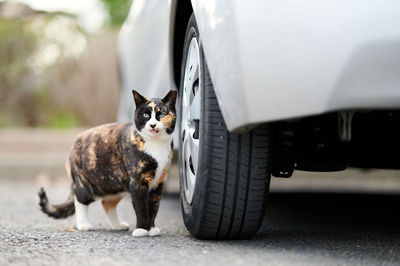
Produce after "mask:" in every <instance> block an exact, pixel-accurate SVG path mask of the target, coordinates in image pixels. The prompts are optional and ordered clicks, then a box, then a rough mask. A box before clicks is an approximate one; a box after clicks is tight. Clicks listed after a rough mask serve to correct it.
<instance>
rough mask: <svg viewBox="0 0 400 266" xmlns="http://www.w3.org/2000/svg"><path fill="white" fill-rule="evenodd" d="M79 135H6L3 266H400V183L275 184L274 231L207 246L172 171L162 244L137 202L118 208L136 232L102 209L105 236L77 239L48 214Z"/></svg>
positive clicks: (93, 211)
mask: <svg viewBox="0 0 400 266" xmlns="http://www.w3.org/2000/svg"><path fill="white" fill-rule="evenodd" d="M77 131H78V130H71V131H67V132H57V131H43V130H3V131H0V265H399V264H400V218H399V217H397V216H398V215H397V214H398V213H399V208H400V207H399V206H400V174H399V172H398V171H368V172H366V171H359V170H354V169H351V170H348V171H345V172H342V173H329V174H327V173H324V174H321V173H312V174H308V173H303V172H298V173H296V174H295V176H294V177H293V178H291V179H273V180H272V184H271V191H272V192H271V194H270V197H269V200H268V205H267V209H266V216H265V219H264V223H263V225H262V227H261V229H260V231H259V233H258V235H257V236H255V237H254V238H253V239H251V240H244V241H202V240H196V239H194V238H193V237H191V236H190V234H189V233H188V232H187V231H186V229H185V227H184V225H183V222H182V215H181V212H180V204H179V197H178V193H177V191H178V190H177V189H178V185H177V183H178V182H177V174H176V172H177V169H176V166H175V167H174V169H172V172H171V176H170V180H169V184H168V186H167V191H166V193H164V196H163V199H162V201H161V207H160V211H159V215H158V217H157V219H156V224H157V226H158V227H159V228H160V229H161V231H162V236H160V237H153V238H150V237H146V238H134V237H132V236H131V231H132V229H133V228H134V225H135V215H134V212H133V208H132V206H131V203H130V200H129V198H125V199H124V200H123V201H122V202H121V203H120V205H119V206H118V211H119V213H120V216H121V218H122V219H123V220H125V221H127V222H128V223H129V224H130V225H131V228H130V231H129V232H127V231H122V232H121V231H111V230H109V229H108V228H109V227H108V224H107V222H106V216H105V214H104V213H103V211H102V208H101V206H100V203H99V202H96V203H94V204H92V205H91V206H90V208H89V219H90V221H91V222H92V223H93V224H94V226H95V230H93V231H90V232H78V231H75V230H74V229H73V226H74V224H75V222H74V217H70V218H68V219H65V220H53V219H50V218H48V217H47V216H45V215H44V214H42V213H41V212H40V211H39V208H38V205H37V202H38V199H37V190H38V189H39V188H40V187H41V186H44V187H45V188H46V190H47V193H48V196H49V199H50V201H52V202H54V203H59V202H62V201H64V200H65V199H66V197H67V196H68V193H69V181H68V179H67V177H66V176H65V173H64V170H63V164H64V158H65V157H66V154H67V153H68V149H69V146H70V144H71V142H72V139H73V137H74V136H75V134H76V132H77Z"/></svg>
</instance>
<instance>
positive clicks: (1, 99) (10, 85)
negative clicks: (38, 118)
mask: <svg viewBox="0 0 400 266" xmlns="http://www.w3.org/2000/svg"><path fill="white" fill-rule="evenodd" d="M0 39H1V41H0V62H1V63H0V113H1V115H0V125H1V126H7V125H17V126H18V125H20V124H21V123H22V124H34V123H35V121H32V119H31V112H30V111H28V110H26V109H27V108H26V106H22V108H20V106H21V105H25V104H28V105H33V102H34V100H33V98H35V95H34V92H33V91H32V90H29V89H28V87H29V86H28V84H30V81H31V76H30V68H29V66H28V64H27V60H28V58H29V57H30V55H31V54H32V53H33V52H34V51H35V50H36V48H37V39H38V36H37V35H35V34H34V33H32V32H31V31H30V30H29V29H28V27H27V23H26V21H24V20H12V19H9V20H7V19H0ZM32 107H33V108H35V106H32ZM10 113H12V114H13V115H12V117H14V118H13V119H10V115H9V114H10Z"/></svg>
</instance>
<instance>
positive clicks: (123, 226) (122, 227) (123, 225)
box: [113, 222, 129, 231]
mask: <svg viewBox="0 0 400 266" xmlns="http://www.w3.org/2000/svg"><path fill="white" fill-rule="evenodd" d="M113 229H114V230H123V231H126V230H129V224H128V223H127V222H119V225H118V226H114V227H113Z"/></svg>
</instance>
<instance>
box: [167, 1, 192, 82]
mask: <svg viewBox="0 0 400 266" xmlns="http://www.w3.org/2000/svg"><path fill="white" fill-rule="evenodd" d="M174 4H175V6H174V8H173V9H172V12H173V14H172V16H171V19H172V21H171V22H172V23H171V25H172V28H171V32H170V33H171V46H170V47H171V49H170V56H171V70H172V71H171V72H172V73H171V77H172V81H173V83H174V84H173V85H175V88H179V81H180V75H181V61H182V53H183V45H184V41H185V33H186V27H187V23H188V21H189V19H190V16H191V14H192V13H193V7H192V4H191V1H190V0H176V1H175V2H174Z"/></svg>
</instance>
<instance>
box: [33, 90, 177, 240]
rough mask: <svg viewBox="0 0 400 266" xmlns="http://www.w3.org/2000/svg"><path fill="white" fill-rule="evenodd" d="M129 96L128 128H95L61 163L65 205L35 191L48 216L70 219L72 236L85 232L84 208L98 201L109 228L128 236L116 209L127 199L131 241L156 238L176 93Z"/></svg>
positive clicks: (82, 136) (119, 125)
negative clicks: (67, 190)
mask: <svg viewBox="0 0 400 266" xmlns="http://www.w3.org/2000/svg"><path fill="white" fill-rule="evenodd" d="M132 92H133V97H134V101H135V104H136V110H135V113H134V123H128V124H123V123H112V124H105V125H101V126H98V127H95V128H92V129H89V130H87V131H84V132H82V133H81V134H79V135H78V137H77V139H76V140H75V142H74V145H73V148H72V150H71V153H70V155H69V158H68V160H67V163H66V168H67V172H68V175H69V176H70V177H71V179H72V184H71V194H70V196H69V198H68V200H67V201H66V202H65V203H62V204H59V205H52V204H50V203H49V201H48V199H47V196H46V193H45V191H44V189H43V188H41V189H40V191H39V198H40V202H39V205H40V207H41V210H42V211H43V212H44V213H46V214H47V215H48V216H50V217H53V218H56V219H60V218H66V217H68V216H70V215H73V214H74V213H76V225H77V228H78V230H90V229H91V228H92V226H91V224H90V223H89V221H88V218H87V209H88V205H89V204H90V203H92V202H93V201H95V200H97V199H100V200H101V203H102V205H103V207H104V211H105V213H106V215H107V218H108V221H109V223H110V225H111V227H112V228H113V229H117V230H128V228H129V225H128V224H127V223H126V222H121V221H119V219H118V215H117V213H116V206H117V204H118V202H119V201H120V200H121V198H122V196H123V194H126V193H129V194H130V195H131V197H132V203H133V207H134V209H135V212H136V217H137V224H136V229H135V230H134V231H133V233H132V235H133V236H147V235H150V236H156V235H160V230H159V229H158V228H157V227H155V225H154V220H155V217H156V215H157V211H158V207H159V203H160V199H161V193H162V188H163V184H164V182H165V180H166V177H167V174H168V169H169V166H170V163H171V157H172V152H173V144H172V132H173V131H174V128H175V121H176V110H175V101H176V96H177V92H176V91H173V90H171V91H170V92H169V93H168V94H167V95H166V96H165V97H164V98H163V99H158V98H151V99H148V98H145V97H143V96H142V95H140V94H139V93H138V92H136V91H132Z"/></svg>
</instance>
